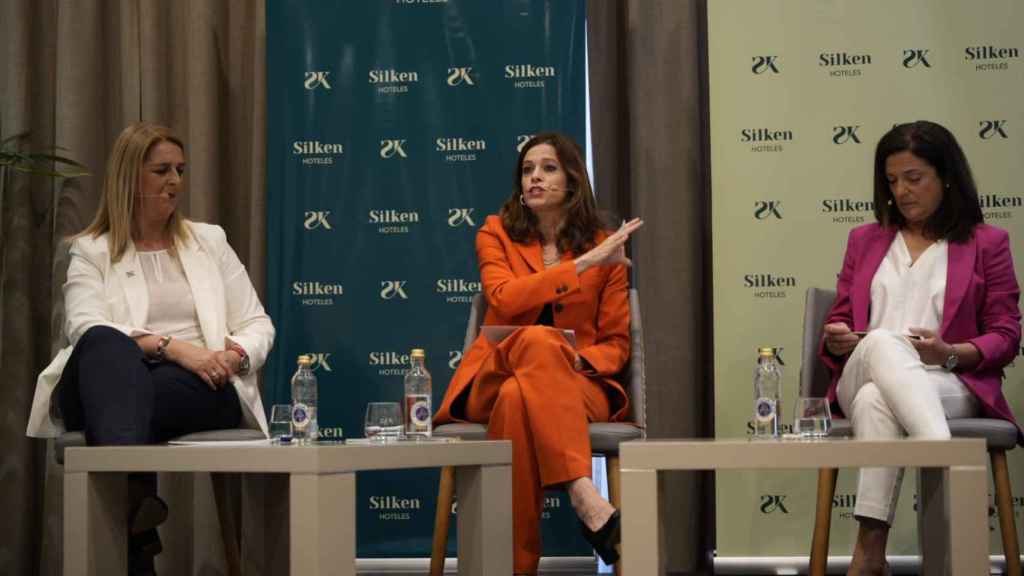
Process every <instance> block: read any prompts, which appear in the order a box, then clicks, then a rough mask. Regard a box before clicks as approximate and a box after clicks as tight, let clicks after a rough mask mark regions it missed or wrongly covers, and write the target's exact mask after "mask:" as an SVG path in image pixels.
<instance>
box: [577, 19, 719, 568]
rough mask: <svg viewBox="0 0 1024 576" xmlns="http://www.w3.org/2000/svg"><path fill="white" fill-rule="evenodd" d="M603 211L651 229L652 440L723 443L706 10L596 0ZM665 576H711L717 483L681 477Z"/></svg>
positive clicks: (594, 117)
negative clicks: (717, 383) (714, 344)
mask: <svg viewBox="0 0 1024 576" xmlns="http://www.w3.org/2000/svg"><path fill="white" fill-rule="evenodd" d="M587 11H588V12H587V16H588V29H587V31H588V43H589V50H590V82H591V84H590V98H591V124H592V133H591V134H592V138H593V158H594V172H595V174H594V178H595V188H596V190H597V198H598V203H599V204H601V205H602V206H603V207H604V208H608V209H611V210H614V211H615V212H617V213H619V214H621V215H623V216H625V217H629V216H640V217H642V218H643V219H644V227H643V228H642V229H641V230H640V231H639V232H637V233H636V235H635V236H634V237H633V238H634V239H633V240H631V247H630V249H631V258H632V260H633V284H634V285H635V286H636V288H637V289H638V290H639V291H640V305H641V307H642V312H643V316H644V340H645V344H646V349H647V425H648V429H647V433H648V437H649V438H685V437H693V438H699V437H708V436H712V435H713V422H712V418H711V414H712V413H713V412H712V403H713V400H714V397H713V391H712V388H711V382H712V380H711V378H712V365H711V358H712V356H711V345H710V342H711V312H710V310H711V291H710V284H711V275H710V271H711V265H710V245H711V233H710V218H709V216H710V205H709V196H708V193H707V190H708V170H707V168H708V166H709V161H708V154H709V149H708V146H707V136H706V135H707V127H706V126H707V103H706V101H705V99H706V97H707V96H706V92H707V91H706V86H707V73H706V70H704V66H705V64H704V62H705V58H704V54H705V46H706V42H705V25H704V22H705V13H706V3H705V1H704V0H589V2H588V4H587ZM660 488H661V490H662V491H663V495H662V498H663V499H662V502H664V504H665V508H664V512H663V516H664V518H665V521H664V522H663V526H662V533H661V537H662V538H663V539H664V541H665V543H666V544H667V546H663V548H662V549H663V550H666V551H667V552H668V556H667V558H666V562H667V565H666V566H664V567H662V573H666V572H672V573H694V572H698V571H701V570H705V569H706V568H707V566H706V559H707V558H708V551H709V550H710V549H711V548H712V546H713V534H714V529H713V527H714V523H713V517H714V516H713V514H714V510H713V505H712V503H713V501H714V498H713V495H714V493H713V484H712V482H711V481H710V478H707V479H706V481H705V478H702V475H698V474H682V473H679V474H670V475H667V477H666V479H665V481H664V482H663V483H662V486H661V487H660Z"/></svg>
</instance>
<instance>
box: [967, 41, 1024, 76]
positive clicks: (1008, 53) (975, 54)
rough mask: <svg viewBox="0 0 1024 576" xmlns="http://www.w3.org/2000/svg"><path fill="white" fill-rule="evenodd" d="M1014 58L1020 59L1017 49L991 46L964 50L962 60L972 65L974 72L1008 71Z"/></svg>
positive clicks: (971, 47)
mask: <svg viewBox="0 0 1024 576" xmlns="http://www.w3.org/2000/svg"><path fill="white" fill-rule="evenodd" d="M1015 58H1020V49H1018V48H998V47H996V46H991V45H989V46H968V47H966V48H964V60H966V61H967V62H971V63H974V70H975V71H978V72H985V71H991V70H1008V69H1009V68H1010V60H1012V59H1015Z"/></svg>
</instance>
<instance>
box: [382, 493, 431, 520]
mask: <svg viewBox="0 0 1024 576" xmlns="http://www.w3.org/2000/svg"><path fill="white" fill-rule="evenodd" d="M422 507H423V505H422V503H421V502H420V499H419V498H399V497H398V496H370V510H374V511H376V512H378V514H377V519H378V520H409V519H410V518H411V514H410V513H409V511H412V510H419V509H420V508H422Z"/></svg>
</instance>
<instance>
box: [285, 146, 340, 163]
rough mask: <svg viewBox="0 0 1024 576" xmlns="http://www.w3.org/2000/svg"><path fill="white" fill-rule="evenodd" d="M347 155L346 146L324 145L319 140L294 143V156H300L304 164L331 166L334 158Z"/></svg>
mask: <svg viewBox="0 0 1024 576" xmlns="http://www.w3.org/2000/svg"><path fill="white" fill-rule="evenodd" d="M344 153H345V145H344V144H331V143H324V142H321V141H319V140H296V141H295V142H292V156H298V157H299V158H301V159H302V163H303V164H305V165H307V166H311V165H321V166H330V165H331V164H334V158H335V157H336V156H341V155H342V154H344Z"/></svg>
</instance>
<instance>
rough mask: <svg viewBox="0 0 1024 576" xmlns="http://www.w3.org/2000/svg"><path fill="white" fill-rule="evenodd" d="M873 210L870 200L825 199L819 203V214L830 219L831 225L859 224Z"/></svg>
mask: <svg viewBox="0 0 1024 576" xmlns="http://www.w3.org/2000/svg"><path fill="white" fill-rule="evenodd" d="M874 210H875V203H874V202H873V201H871V200H850V199H849V198H826V199H824V200H822V201H821V213H822V214H828V215H830V216H831V217H832V223H833V224H859V223H862V222H864V221H865V220H866V218H867V215H868V214H870V213H871V212H873V211H874Z"/></svg>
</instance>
